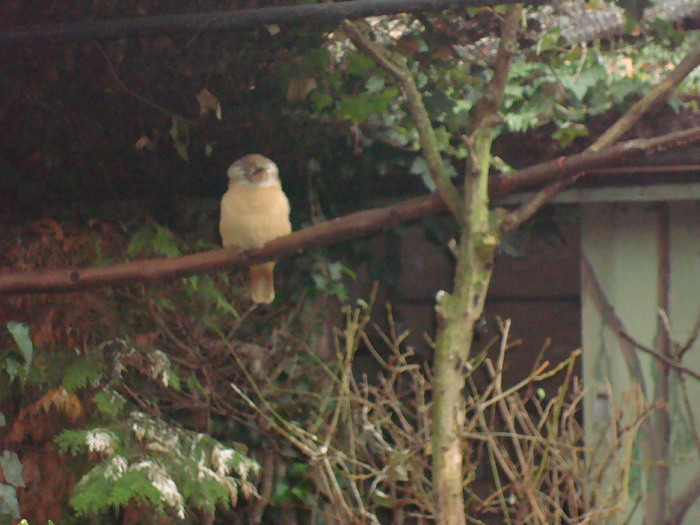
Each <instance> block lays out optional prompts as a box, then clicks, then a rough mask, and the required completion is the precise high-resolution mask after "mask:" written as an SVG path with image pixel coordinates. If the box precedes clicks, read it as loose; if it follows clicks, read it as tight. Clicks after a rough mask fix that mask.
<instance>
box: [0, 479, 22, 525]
mask: <svg viewBox="0 0 700 525" xmlns="http://www.w3.org/2000/svg"><path fill="white" fill-rule="evenodd" d="M3 514H9V515H10V516H12V518H13V519H17V518H19V502H18V501H17V490H16V489H15V488H14V487H12V486H11V485H7V484H5V483H0V516H2V515H3Z"/></svg>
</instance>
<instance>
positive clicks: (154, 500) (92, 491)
mask: <svg viewBox="0 0 700 525" xmlns="http://www.w3.org/2000/svg"><path fill="white" fill-rule="evenodd" d="M56 443H57V445H58V446H59V449H60V450H61V451H64V452H70V453H72V454H78V453H80V452H89V453H92V454H100V455H101V456H102V457H103V458H104V459H103V460H102V461H101V462H100V464H98V465H96V466H95V467H93V468H92V469H91V470H90V471H89V472H88V473H87V474H85V475H84V476H83V478H82V479H81V480H80V482H79V483H78V485H77V486H76V487H75V492H74V496H73V498H72V499H71V505H72V506H73V507H74V508H75V510H76V511H77V512H78V513H79V514H88V515H99V514H102V513H106V512H109V510H110V509H112V508H114V509H118V508H119V507H122V506H124V505H127V504H128V503H130V502H138V503H146V504H148V505H149V506H151V507H152V508H154V509H155V510H156V511H157V512H159V513H162V514H167V515H169V516H171V517H172V518H173V519H175V518H178V519H184V517H185V509H186V508H187V507H192V508H196V509H200V510H205V511H207V512H209V513H214V512H215V508H216V505H217V504H220V505H223V506H224V507H230V506H231V505H235V503H236V501H237V497H238V488H239V486H240V484H242V483H246V482H247V481H248V478H249V476H250V475H251V474H255V473H257V472H258V471H259V470H260V466H259V465H258V464H257V463H256V462H255V461H253V460H251V459H249V458H248V457H247V456H246V455H245V454H244V453H243V452H241V451H240V450H239V449H238V448H236V446H234V447H225V446H224V445H222V444H221V443H219V442H218V441H216V440H215V439H212V438H211V437H209V436H206V435H204V434H201V433H197V432H192V431H187V430H185V429H182V428H180V427H176V426H173V425H170V424H168V423H166V422H165V421H163V420H160V419H157V418H151V417H148V416H146V415H145V414H143V413H140V412H132V413H131V415H130V416H129V418H128V419H127V420H126V421H124V422H118V421H117V422H114V423H113V424H112V425H110V426H109V427H102V428H93V429H92V430H89V431H74V430H66V431H64V432H62V433H61V435H59V436H58V437H57V438H56Z"/></svg>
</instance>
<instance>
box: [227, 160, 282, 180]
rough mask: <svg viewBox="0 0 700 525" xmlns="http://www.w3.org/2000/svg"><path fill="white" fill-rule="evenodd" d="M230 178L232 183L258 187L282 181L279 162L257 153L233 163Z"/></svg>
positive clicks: (229, 171)
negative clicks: (276, 162) (278, 166)
mask: <svg viewBox="0 0 700 525" xmlns="http://www.w3.org/2000/svg"><path fill="white" fill-rule="evenodd" d="M228 178H229V181H230V183H231V184H245V185H248V186H257V187H264V186H276V185H278V184H279V183H280V182H279V169H278V168H277V164H275V163H274V162H272V161H271V160H270V159H268V158H267V157H264V156H263V155H259V154H257V153H252V154H250V155H246V156H245V157H243V158H240V159H238V160H237V161H236V162H234V163H233V164H231V166H230V167H229V169H228Z"/></svg>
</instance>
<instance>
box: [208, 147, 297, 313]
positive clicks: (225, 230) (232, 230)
mask: <svg viewBox="0 0 700 525" xmlns="http://www.w3.org/2000/svg"><path fill="white" fill-rule="evenodd" d="M227 175H228V180H229V183H228V190H227V191H226V193H224V196H223V197H222V198H221V218H220V220H219V233H220V234H221V240H222V244H223V245H224V247H227V246H233V247H236V248H239V249H241V250H250V249H254V248H260V247H262V246H264V245H265V244H267V243H268V242H270V241H272V240H273V239H277V238H278V237H283V236H285V235H289V234H290V233H291V232H292V225H291V223H290V222H289V212H290V208H289V200H288V199H287V196H286V195H285V193H284V191H283V190H282V183H281V182H280V178H279V169H278V168H277V164H275V163H274V162H273V161H271V160H270V159H268V158H267V157H264V156H263V155H260V154H257V153H253V154H250V155H246V156H245V157H242V158H240V159H238V160H237V161H236V162H234V163H233V164H231V166H230V167H229V169H228V172H227ZM274 267H275V262H274V261H271V262H267V263H263V264H256V265H252V266H251V267H250V291H251V296H252V299H253V302H254V303H256V304H260V303H263V304H269V303H271V302H272V301H273V300H274V299H275V283H274V276H273V270H274Z"/></svg>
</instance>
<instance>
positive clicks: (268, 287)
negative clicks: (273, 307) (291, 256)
mask: <svg viewBox="0 0 700 525" xmlns="http://www.w3.org/2000/svg"><path fill="white" fill-rule="evenodd" d="M274 267H275V263H274V262H269V263H265V264H259V265H255V266H251V267H250V292H251V295H252V296H253V301H254V302H256V303H265V304H269V303H271V302H272V301H273V300H274V298H275V281H274V277H273V274H272V270H273V269H274Z"/></svg>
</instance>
